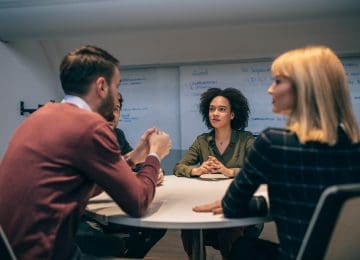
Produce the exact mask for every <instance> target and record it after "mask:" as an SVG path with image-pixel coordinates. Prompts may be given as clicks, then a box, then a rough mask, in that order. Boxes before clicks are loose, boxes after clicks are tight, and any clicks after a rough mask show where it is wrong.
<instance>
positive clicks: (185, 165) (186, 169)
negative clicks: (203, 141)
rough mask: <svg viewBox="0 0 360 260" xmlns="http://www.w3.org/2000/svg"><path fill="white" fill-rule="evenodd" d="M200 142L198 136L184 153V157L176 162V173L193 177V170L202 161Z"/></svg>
mask: <svg viewBox="0 0 360 260" xmlns="http://www.w3.org/2000/svg"><path fill="white" fill-rule="evenodd" d="M199 158H200V143H199V139H198V138H197V139H196V140H195V141H194V143H193V144H192V145H191V146H190V148H189V150H188V151H187V152H186V154H184V156H183V157H182V159H181V160H180V161H179V162H178V163H176V165H175V168H174V175H176V176H185V177H191V170H192V169H193V168H195V167H197V166H198V164H199V162H200V159H199Z"/></svg>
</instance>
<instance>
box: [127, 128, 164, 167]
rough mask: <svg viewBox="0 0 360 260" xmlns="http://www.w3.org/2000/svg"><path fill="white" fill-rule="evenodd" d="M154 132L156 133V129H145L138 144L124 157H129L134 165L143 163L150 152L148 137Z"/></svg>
mask: <svg viewBox="0 0 360 260" xmlns="http://www.w3.org/2000/svg"><path fill="white" fill-rule="evenodd" d="M156 131H158V130H157V129H156V128H149V129H147V130H146V131H145V132H144V133H143V134H142V135H141V137H140V140H139V142H138V144H137V145H136V146H135V148H134V149H133V150H132V151H131V152H129V153H128V154H127V155H126V157H130V158H131V160H132V161H133V162H134V163H135V164H138V163H142V162H144V161H145V159H146V157H147V156H148V154H149V151H150V146H149V137H150V136H151V135H152V134H153V133H155V132H156Z"/></svg>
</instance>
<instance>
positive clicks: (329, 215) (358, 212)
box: [296, 183, 360, 260]
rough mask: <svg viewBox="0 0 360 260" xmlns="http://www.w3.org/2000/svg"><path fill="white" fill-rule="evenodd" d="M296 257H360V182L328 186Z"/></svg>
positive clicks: (329, 259)
mask: <svg viewBox="0 0 360 260" xmlns="http://www.w3.org/2000/svg"><path fill="white" fill-rule="evenodd" d="M296 259H297V260H306V259H326V260H332V259H342V260H344V259H360V183H356V184H346V185H335V186H331V187H328V188H327V189H325V191H324V192H323V194H322V195H321V197H320V200H319V202H318V205H317V206H316V209H315V212H314V214H313V216H312V218H311V221H310V224H309V227H308V229H307V230H306V233H305V237H304V241H303V243H302V245H301V247H300V250H299V253H298V256H297V258H296Z"/></svg>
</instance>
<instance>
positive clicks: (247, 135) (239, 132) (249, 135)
mask: <svg viewBox="0 0 360 260" xmlns="http://www.w3.org/2000/svg"><path fill="white" fill-rule="evenodd" d="M233 133H234V134H236V135H238V136H239V137H241V138H245V139H248V138H254V136H253V134H252V133H251V132H249V131H244V130H238V129H236V130H235V129H234V130H233Z"/></svg>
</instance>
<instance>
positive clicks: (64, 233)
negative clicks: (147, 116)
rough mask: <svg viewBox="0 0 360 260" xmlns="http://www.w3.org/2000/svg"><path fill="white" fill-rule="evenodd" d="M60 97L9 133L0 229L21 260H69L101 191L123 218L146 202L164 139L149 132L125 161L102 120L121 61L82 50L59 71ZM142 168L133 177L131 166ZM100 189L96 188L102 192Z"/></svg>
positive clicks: (0, 169) (0, 181) (1, 172)
mask: <svg viewBox="0 0 360 260" xmlns="http://www.w3.org/2000/svg"><path fill="white" fill-rule="evenodd" d="M60 79H61V85H62V88H63V90H64V92H65V94H66V95H65V98H64V100H63V101H62V102H61V103H48V104H46V105H45V106H43V107H42V108H40V109H39V110H38V111H36V112H35V113H33V114H32V115H31V116H29V118H28V119H26V120H25V121H24V122H23V123H22V124H21V125H20V126H19V127H18V128H17V129H16V131H15V133H14V135H13V137H12V139H11V140H10V142H9V145H8V148H7V151H6V152H5V155H4V157H3V160H2V162H1V164H0V225H1V226H2V228H3V229H4V232H5V234H6V235H7V237H8V239H9V241H10V244H11V246H12V248H13V249H14V251H15V254H16V256H17V257H18V258H19V259H71V258H74V257H75V255H76V254H77V253H78V248H77V247H76V245H75V244H74V235H75V232H76V230H77V225H78V223H79V220H80V217H81V215H82V214H83V212H84V209H85V206H86V204H87V202H88V200H89V198H90V197H91V196H93V195H94V194H96V193H99V191H101V189H103V190H104V191H106V192H107V193H108V194H109V195H110V196H111V197H112V198H113V199H114V200H115V201H116V202H117V203H118V204H119V206H120V207H121V208H122V209H123V210H124V211H126V212H127V213H128V214H129V215H131V216H134V217H140V216H142V215H143V214H144V213H145V212H146V209H147V208H148V206H149V204H150V203H151V201H152V199H153V197H154V194H155V187H156V180H157V174H158V172H159V169H160V161H161V159H163V158H164V157H165V156H166V155H167V154H168V153H169V150H170V147H171V140H170V137H169V135H168V134H166V133H164V132H161V131H158V130H157V129H148V130H147V131H146V132H145V133H144V134H143V136H142V137H141V139H140V141H139V143H138V145H137V146H136V147H135V148H134V150H133V151H132V152H130V153H129V154H127V158H124V157H122V156H121V155H120V149H119V145H118V142H117V140H116V136H115V134H114V131H113V129H112V128H111V127H110V126H109V124H108V122H107V120H109V119H111V117H112V116H113V111H114V106H115V101H116V98H117V97H118V96H117V92H118V87H119V84H120V82H121V75H120V70H119V62H118V60H117V59H116V58H114V57H113V56H111V55H110V54H109V53H107V52H106V51H104V50H102V49H100V48H97V47H94V46H84V47H82V48H80V49H77V50H75V51H73V52H70V53H69V54H68V55H66V56H65V57H64V59H63V61H62V63H61V66H60ZM139 162H144V166H143V167H142V169H141V170H140V171H139V172H138V174H137V175H134V174H133V173H132V170H131V167H129V165H133V164H135V163H139ZM99 187H100V188H101V189H100V188H99Z"/></svg>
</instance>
